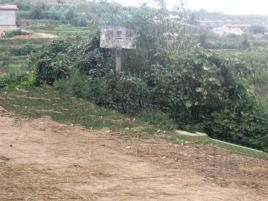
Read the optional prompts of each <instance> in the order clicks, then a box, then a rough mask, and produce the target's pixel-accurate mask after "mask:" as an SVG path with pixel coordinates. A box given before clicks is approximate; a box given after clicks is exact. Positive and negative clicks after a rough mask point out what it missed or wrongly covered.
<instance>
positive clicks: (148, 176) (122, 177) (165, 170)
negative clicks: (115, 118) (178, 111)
mask: <svg viewBox="0 0 268 201" xmlns="http://www.w3.org/2000/svg"><path fill="white" fill-rule="evenodd" d="M1 111H2V112H0V200H1V201H2V200H29V201H30V200H38V201H39V200H64V201H69V200H100V201H102V200H103V201H106V200H116V201H118V200H133V201H134V200H137V201H140V200H148V201H151V200H161V201H162V200H165V201H166V200H167V201H168V200H170V201H173V200H174V201H175V200H176V201H177V200H187V201H188V200H193V201H198V200H202V201H203V200H206V201H210V200H211V201H217V200H228V201H232V200H248V201H254V200H256V201H257V200H258V201H262V200H267V198H268V194H267V192H266V189H268V178H267V175H268V163H267V161H264V160H258V159H252V158H247V157H242V156H237V155H231V154H229V153H227V152H224V151H222V150H218V149H216V148H213V147H204V146H200V147H198V146H193V145H187V146H182V145H175V144H171V143H168V142H166V141H163V140H140V139H129V138H125V137H123V136H119V135H118V134H113V133H111V134H108V133H105V132H103V131H101V130H99V131H96V130H87V129H85V128H83V127H80V126H67V125H64V124H59V123H56V122H53V121H52V120H50V119H49V118H48V117H44V118H40V119H35V120H27V119H19V120H18V119H14V118H13V117H11V116H10V115H7V113H6V112H5V111H3V110H1Z"/></svg>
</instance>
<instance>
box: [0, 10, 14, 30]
mask: <svg viewBox="0 0 268 201" xmlns="http://www.w3.org/2000/svg"><path fill="white" fill-rule="evenodd" d="M1 26H16V11H13V10H0V27H1Z"/></svg>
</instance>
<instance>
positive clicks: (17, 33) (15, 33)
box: [5, 29, 31, 38]
mask: <svg viewBox="0 0 268 201" xmlns="http://www.w3.org/2000/svg"><path fill="white" fill-rule="evenodd" d="M30 34H31V33H29V32H26V31H23V30H21V29H16V30H13V31H6V32H5V37H6V38H12V37H14V36H21V35H30Z"/></svg>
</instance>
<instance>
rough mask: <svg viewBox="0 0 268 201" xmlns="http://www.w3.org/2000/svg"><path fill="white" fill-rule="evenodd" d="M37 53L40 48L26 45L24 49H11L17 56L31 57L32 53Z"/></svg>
mask: <svg viewBox="0 0 268 201" xmlns="http://www.w3.org/2000/svg"><path fill="white" fill-rule="evenodd" d="M36 51H38V48H36V47H34V46H33V45H25V46H23V47H13V48H11V49H10V52H11V54H12V55H15V56H24V55H29V54H31V53H32V52H36Z"/></svg>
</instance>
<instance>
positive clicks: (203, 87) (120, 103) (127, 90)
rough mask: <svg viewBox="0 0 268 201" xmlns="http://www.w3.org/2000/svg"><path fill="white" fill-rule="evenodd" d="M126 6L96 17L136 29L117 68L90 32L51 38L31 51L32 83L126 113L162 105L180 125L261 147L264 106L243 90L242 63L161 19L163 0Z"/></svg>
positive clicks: (264, 139) (266, 125)
mask: <svg viewBox="0 0 268 201" xmlns="http://www.w3.org/2000/svg"><path fill="white" fill-rule="evenodd" d="M116 9H120V7H116ZM129 12H130V13H129V16H128V20H124V19H123V17H122V16H124V15H123V14H122V13H124V12H121V11H120V12H119V11H118V13H120V16H117V14H116V13H115V14H114V16H113V18H112V19H110V18H109V19H101V22H105V21H106V20H107V22H110V21H109V20H112V22H113V23H114V21H115V22H116V23H117V24H121V25H124V26H129V27H135V28H136V31H137V32H138V33H139V34H138V38H137V49H136V50H135V51H131V50H129V51H124V69H125V70H124V73H123V74H120V75H117V74H115V73H114V71H113V66H114V60H113V57H112V51H111V50H108V49H100V48H99V43H100V41H99V33H97V34H96V36H95V37H92V39H90V40H83V39H81V38H76V39H71V40H70V39H67V40H65V41H57V42H53V43H52V44H50V45H49V46H48V47H46V48H45V49H44V51H42V52H41V53H39V54H35V55H34V57H33V64H34V65H35V67H36V73H37V81H38V82H39V84H43V83H46V84H51V85H53V84H54V85H55V86H56V87H57V88H58V89H59V90H66V91H68V92H70V93H73V94H74V95H76V96H79V97H82V98H86V99H89V100H92V101H94V102H95V103H97V104H99V105H102V106H106V107H110V108H113V109H117V110H119V111H122V112H125V113H130V114H137V113H140V112H144V111H147V110H148V109H151V110H153V111H154V110H155V111H161V112H163V113H165V114H167V115H169V116H171V117H172V118H173V120H174V122H176V125H177V126H178V127H179V128H183V129H191V130H195V129H196V130H200V131H205V132H207V133H208V134H209V135H210V136H212V137H216V138H219V139H224V140H227V141H230V142H235V143H238V144H243V145H247V146H250V147H254V148H258V149H262V150H267V147H268V143H267V128H268V122H267V114H264V112H263V113H262V112H260V111H261V108H260V107H259V105H258V104H257V102H256V100H255V97H254V95H253V93H252V92H251V91H250V87H249V86H248V82H247V79H246V78H247V76H248V74H249V72H250V71H249V69H248V68H247V66H246V65H244V63H243V62H241V61H239V60H238V59H237V58H235V59H232V58H230V57H228V58H225V57H224V56H220V55H217V54H216V53H212V52H211V51H209V50H205V49H203V48H201V47H199V46H198V45H196V43H194V42H193V41H192V40H191V39H189V37H188V36H187V34H185V33H184V31H185V29H184V28H183V27H182V26H180V24H181V22H177V21H174V20H171V21H170V20H167V19H168V18H167V14H166V13H167V12H168V11H167V10H166V9H165V8H164V7H160V10H155V9H152V8H148V7H146V6H143V7H141V8H139V9H137V10H131V11H129ZM109 14H110V13H107V16H110V15H109ZM167 31H168V32H169V33H168V35H171V37H167ZM173 33H174V34H173ZM185 35H186V36H185ZM184 36H185V37H184Z"/></svg>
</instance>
